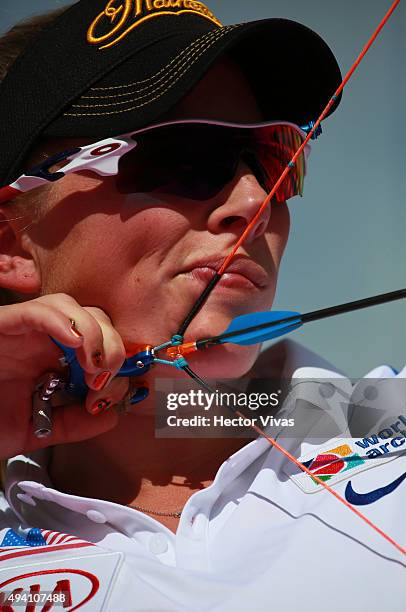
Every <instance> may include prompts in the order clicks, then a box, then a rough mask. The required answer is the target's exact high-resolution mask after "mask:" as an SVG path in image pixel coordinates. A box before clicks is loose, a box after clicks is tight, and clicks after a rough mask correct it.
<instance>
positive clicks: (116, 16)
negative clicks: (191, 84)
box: [87, 0, 222, 49]
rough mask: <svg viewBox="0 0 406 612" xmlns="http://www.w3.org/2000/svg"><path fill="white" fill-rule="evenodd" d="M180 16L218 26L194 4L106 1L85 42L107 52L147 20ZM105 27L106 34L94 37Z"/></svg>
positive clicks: (203, 8) (165, 0) (202, 7)
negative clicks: (201, 18)
mask: <svg viewBox="0 0 406 612" xmlns="http://www.w3.org/2000/svg"><path fill="white" fill-rule="evenodd" d="M180 13H194V14H195V15H199V16H200V17H204V18H205V19H209V21H212V22H213V23H215V24H216V25H218V26H221V25H222V24H221V23H220V21H219V20H218V19H217V18H216V17H215V16H214V15H213V13H212V12H211V11H210V10H209V9H208V8H207V6H205V5H204V4H203V2H197V1H196V0H109V2H108V3H107V5H106V8H105V9H104V10H103V11H102V12H101V13H100V14H99V15H97V17H96V18H95V19H94V21H93V22H92V23H91V24H90V27H89V29H88V32H87V42H88V43H90V44H91V45H101V46H100V47H99V49H107V48H108V47H112V46H113V45H116V44H117V43H118V42H120V40H122V39H123V38H124V37H125V36H127V34H129V33H130V32H131V31H132V30H134V29H135V28H137V27H138V26H139V25H140V24H141V23H143V22H144V21H146V20H147V19H152V18H153V17H159V16H161V15H175V16H176V15H179V14H180ZM107 20H108V21H109V23H108V24H106V21H107ZM106 25H107V27H110V26H111V29H110V30H109V31H108V32H107V33H104V34H99V35H97V33H96V30H97V29H98V27H99V28H100V29H101V30H102V31H104V32H105V30H106ZM104 43H106V44H104Z"/></svg>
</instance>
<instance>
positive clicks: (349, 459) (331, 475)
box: [283, 438, 398, 493]
mask: <svg viewBox="0 0 406 612" xmlns="http://www.w3.org/2000/svg"><path fill="white" fill-rule="evenodd" d="M366 440H370V439H369V438H364V439H359V440H357V439H347V440H337V441H336V442H337V443H336V445H333V446H332V445H331V441H330V442H329V444H328V445H324V447H320V448H318V449H317V453H314V451H313V452H309V453H306V454H305V455H304V456H302V457H300V458H299V461H300V462H301V463H302V464H303V465H304V467H306V468H308V469H309V470H310V471H311V472H312V474H314V475H315V476H317V477H318V478H319V479H320V480H321V481H323V482H325V483H327V484H328V485H329V486H332V485H334V484H336V483H337V482H341V481H342V480H346V479H347V478H351V477H352V476H355V474H358V472H362V471H363V470H367V469H370V468H373V467H377V466H378V465H382V464H383V463H387V462H388V461H392V460H393V459H396V457H397V456H398V455H397V454H392V453H390V452H389V451H388V450H387V449H386V452H384V451H382V452H381V454H380V455H371V454H370V451H371V449H370V448H369V443H367V442H366ZM357 444H358V446H357ZM283 471H284V472H285V474H287V475H288V476H289V478H290V479H291V480H293V482H294V483H295V484H296V485H297V486H298V487H299V488H300V489H302V491H304V493H317V492H318V491H324V490H325V489H324V487H323V486H322V485H321V484H320V483H319V482H317V481H316V480H315V479H314V478H312V477H311V476H310V475H309V474H307V473H306V472H299V471H298V468H297V467H296V466H295V465H294V464H293V463H290V462H287V463H286V464H285V465H284V467H283Z"/></svg>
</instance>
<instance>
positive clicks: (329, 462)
mask: <svg viewBox="0 0 406 612" xmlns="http://www.w3.org/2000/svg"><path fill="white" fill-rule="evenodd" d="M302 463H303V465H304V466H305V467H307V468H308V469H309V470H310V471H311V472H312V473H313V474H315V475H316V476H317V477H318V478H320V480H323V481H324V482H327V481H328V480H330V479H331V478H333V476H337V474H341V473H343V472H347V471H348V470H352V469H354V468H358V467H360V466H361V465H363V464H364V463H365V460H364V459H362V458H361V457H360V456H359V455H358V453H354V452H353V451H352V449H351V448H350V447H349V446H348V444H342V445H341V446H336V447H335V448H332V449H330V450H327V451H324V452H323V453H321V454H319V455H317V456H316V457H314V458H313V459H310V460H308V461H303V462H302ZM312 480H313V481H314V483H315V484H316V485H317V486H320V483H318V482H317V481H316V480H315V479H312Z"/></svg>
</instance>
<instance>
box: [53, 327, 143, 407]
mask: <svg viewBox="0 0 406 612" xmlns="http://www.w3.org/2000/svg"><path fill="white" fill-rule="evenodd" d="M51 340H52V341H53V342H54V343H55V344H56V345H57V346H58V347H59V348H60V349H61V351H63V354H64V357H65V360H66V363H67V364H68V366H69V368H70V376H69V382H68V383H67V385H66V391H67V392H68V393H70V394H71V395H75V396H76V397H80V398H82V399H84V398H85V397H86V395H87V392H88V391H89V387H88V386H87V384H86V382H85V375H84V371H83V369H82V366H81V365H80V363H79V362H78V360H77V358H76V352H75V349H73V348H70V347H69V346H65V345H64V344H62V343H61V342H59V341H58V340H55V338H51ZM153 362H154V356H153V354H152V352H151V350H146V351H142V352H141V353H137V355H134V356H133V357H130V358H129V359H126V360H125V361H124V363H123V365H122V367H121V369H120V370H119V372H117V374H116V376H120V377H126V376H142V375H143V374H146V373H147V372H148V371H149V370H150V368H151V364H152V363H153ZM140 396H141V394H140ZM142 399H145V397H142V398H141V399H139V400H138V401H142ZM134 403H136V402H134Z"/></svg>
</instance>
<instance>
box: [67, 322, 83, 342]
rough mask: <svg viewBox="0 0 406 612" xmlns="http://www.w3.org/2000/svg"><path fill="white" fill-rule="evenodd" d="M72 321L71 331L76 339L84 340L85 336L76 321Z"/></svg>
mask: <svg viewBox="0 0 406 612" xmlns="http://www.w3.org/2000/svg"><path fill="white" fill-rule="evenodd" d="M69 321H70V330H71V332H72V334H73V335H74V336H75V338H83V334H81V333H80V331H79V330H78V329H77V327H76V321H75V320H74V319H69Z"/></svg>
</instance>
